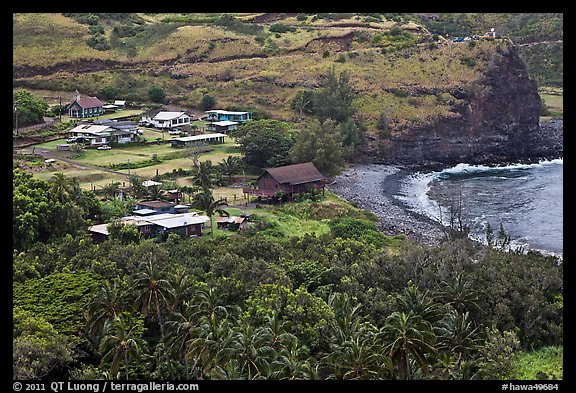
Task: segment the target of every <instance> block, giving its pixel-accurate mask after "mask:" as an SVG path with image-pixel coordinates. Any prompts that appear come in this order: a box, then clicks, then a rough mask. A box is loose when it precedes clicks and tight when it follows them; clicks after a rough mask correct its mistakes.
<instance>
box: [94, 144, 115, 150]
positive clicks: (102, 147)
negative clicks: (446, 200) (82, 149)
mask: <svg viewBox="0 0 576 393" xmlns="http://www.w3.org/2000/svg"><path fill="white" fill-rule="evenodd" d="M97 149H98V150H110V149H112V148H111V147H110V146H108V145H102V146H98V147H97Z"/></svg>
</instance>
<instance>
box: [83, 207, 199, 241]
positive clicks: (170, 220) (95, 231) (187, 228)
mask: <svg viewBox="0 0 576 393" xmlns="http://www.w3.org/2000/svg"><path fill="white" fill-rule="evenodd" d="M207 221H209V218H208V216H201V215H198V213H176V214H172V213H162V214H153V215H150V216H144V217H140V216H127V217H122V218H121V222H122V223H123V224H125V225H135V226H136V227H137V228H138V232H139V233H140V234H141V235H142V236H143V237H146V238H149V237H155V236H158V235H160V234H165V233H178V234H180V235H182V236H185V237H195V236H202V229H203V228H204V225H205V223H206V222H207ZM107 226H108V224H97V225H92V226H91V227H90V228H88V231H89V232H90V233H91V235H92V239H93V241H94V242H96V243H99V242H102V241H104V240H106V239H108V237H109V236H110V233H109V232H108V229H107Z"/></svg>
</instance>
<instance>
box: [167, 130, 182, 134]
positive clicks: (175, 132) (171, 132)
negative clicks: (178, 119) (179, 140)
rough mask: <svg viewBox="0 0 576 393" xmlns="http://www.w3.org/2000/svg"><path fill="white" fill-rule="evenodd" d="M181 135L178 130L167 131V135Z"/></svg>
mask: <svg viewBox="0 0 576 393" xmlns="http://www.w3.org/2000/svg"><path fill="white" fill-rule="evenodd" d="M181 133H182V131H180V130H170V131H168V134H170V135H180V134H181Z"/></svg>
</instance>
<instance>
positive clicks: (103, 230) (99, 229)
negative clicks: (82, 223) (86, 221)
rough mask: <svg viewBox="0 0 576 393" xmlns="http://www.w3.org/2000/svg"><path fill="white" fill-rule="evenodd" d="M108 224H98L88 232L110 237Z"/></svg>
mask: <svg viewBox="0 0 576 393" xmlns="http://www.w3.org/2000/svg"><path fill="white" fill-rule="evenodd" d="M107 226H108V224H96V225H92V226H91V227H90V228H88V230H89V231H90V232H96V233H100V234H102V235H106V236H108V235H110V232H108V228H107Z"/></svg>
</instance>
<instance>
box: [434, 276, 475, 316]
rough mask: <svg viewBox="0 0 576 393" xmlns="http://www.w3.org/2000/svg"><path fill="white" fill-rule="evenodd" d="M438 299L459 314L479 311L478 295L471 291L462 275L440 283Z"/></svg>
mask: <svg viewBox="0 0 576 393" xmlns="http://www.w3.org/2000/svg"><path fill="white" fill-rule="evenodd" d="M438 298H439V299H440V300H441V301H443V302H445V303H446V304H449V305H451V306H452V307H454V308H455V309H456V311H458V312H459V313H464V312H465V311H481V309H480V306H479V305H478V303H477V302H478V293H477V292H476V291H474V290H473V289H472V285H471V284H470V282H469V281H466V279H465V278H464V275H463V274H462V273H460V274H458V275H457V276H456V278H455V279H454V280H453V281H442V282H441V283H440V289H439V295H438Z"/></svg>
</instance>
